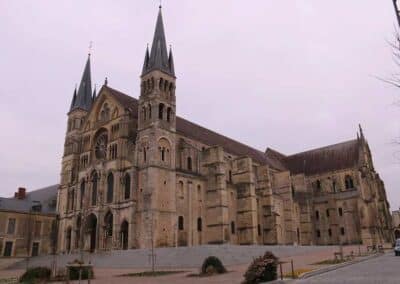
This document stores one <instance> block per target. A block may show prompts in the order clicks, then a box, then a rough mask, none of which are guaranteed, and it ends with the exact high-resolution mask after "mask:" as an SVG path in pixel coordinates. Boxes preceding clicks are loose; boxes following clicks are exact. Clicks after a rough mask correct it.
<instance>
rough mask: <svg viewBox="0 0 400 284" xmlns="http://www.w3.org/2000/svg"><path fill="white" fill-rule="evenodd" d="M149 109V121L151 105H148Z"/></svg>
mask: <svg viewBox="0 0 400 284" xmlns="http://www.w3.org/2000/svg"><path fill="white" fill-rule="evenodd" d="M148 108H149V119H151V104H149V105H148Z"/></svg>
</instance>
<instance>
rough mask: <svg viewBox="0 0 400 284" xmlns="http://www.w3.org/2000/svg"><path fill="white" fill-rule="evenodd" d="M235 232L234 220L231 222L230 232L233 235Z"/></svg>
mask: <svg viewBox="0 0 400 284" xmlns="http://www.w3.org/2000/svg"><path fill="white" fill-rule="evenodd" d="M235 232H236V228H235V222H233V221H232V222H231V234H232V235H234V234H235Z"/></svg>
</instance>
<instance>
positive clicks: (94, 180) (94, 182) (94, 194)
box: [92, 172, 98, 206]
mask: <svg viewBox="0 0 400 284" xmlns="http://www.w3.org/2000/svg"><path fill="white" fill-rule="evenodd" d="M97 180H98V176H97V173H96V172H94V173H93V174H92V206H95V205H96V204H97Z"/></svg>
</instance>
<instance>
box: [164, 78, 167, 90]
mask: <svg viewBox="0 0 400 284" xmlns="http://www.w3.org/2000/svg"><path fill="white" fill-rule="evenodd" d="M167 86H168V81H167V80H165V81H164V91H166V90H167Z"/></svg>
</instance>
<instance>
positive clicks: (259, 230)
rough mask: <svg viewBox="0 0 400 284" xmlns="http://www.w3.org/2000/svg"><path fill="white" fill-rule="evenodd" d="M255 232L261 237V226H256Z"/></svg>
mask: <svg viewBox="0 0 400 284" xmlns="http://www.w3.org/2000/svg"><path fill="white" fill-rule="evenodd" d="M257 232H258V235H259V236H261V225H260V224H258V225H257Z"/></svg>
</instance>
